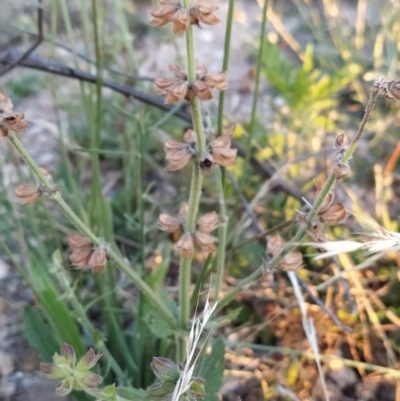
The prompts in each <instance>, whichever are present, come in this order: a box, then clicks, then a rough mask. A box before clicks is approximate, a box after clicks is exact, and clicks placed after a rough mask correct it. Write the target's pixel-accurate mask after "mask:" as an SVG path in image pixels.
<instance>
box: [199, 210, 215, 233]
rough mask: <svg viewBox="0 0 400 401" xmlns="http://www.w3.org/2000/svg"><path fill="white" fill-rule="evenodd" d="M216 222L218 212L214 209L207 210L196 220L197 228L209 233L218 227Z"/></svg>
mask: <svg viewBox="0 0 400 401" xmlns="http://www.w3.org/2000/svg"><path fill="white" fill-rule="evenodd" d="M218 223H219V217H218V214H217V213H216V212H214V211H213V212H209V213H206V214H205V215H203V216H201V217H200V218H199V220H197V229H198V230H199V231H202V232H205V233H210V232H211V231H214V230H215V229H216V228H217V227H218Z"/></svg>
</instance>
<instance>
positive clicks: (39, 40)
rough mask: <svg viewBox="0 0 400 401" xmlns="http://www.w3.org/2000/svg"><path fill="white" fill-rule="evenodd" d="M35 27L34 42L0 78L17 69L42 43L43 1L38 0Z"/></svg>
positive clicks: (0, 73)
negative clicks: (36, 27) (35, 35)
mask: <svg viewBox="0 0 400 401" xmlns="http://www.w3.org/2000/svg"><path fill="white" fill-rule="evenodd" d="M37 9H38V12H37V21H38V22H37V25H38V33H37V38H36V42H35V43H34V44H33V45H32V46H31V47H30V48H29V49H28V50H27V51H26V52H24V53H23V54H22V55H21V56H20V57H19V58H17V59H16V60H15V61H14V62H13V63H12V64H9V65H8V66H6V67H5V68H3V69H2V70H1V71H0V77H1V76H3V75H5V74H7V73H8V72H10V71H11V70H13V69H14V68H15V67H17V66H18V65H19V64H20V63H22V62H23V61H24V60H26V59H27V58H28V57H29V56H30V55H31V54H32V53H33V52H34V51H35V50H36V49H37V48H38V47H39V46H40V44H41V43H42V42H43V0H38V5H37Z"/></svg>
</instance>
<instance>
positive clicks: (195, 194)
mask: <svg viewBox="0 0 400 401" xmlns="http://www.w3.org/2000/svg"><path fill="white" fill-rule="evenodd" d="M202 184H203V176H202V175H201V171H200V167H199V166H198V164H194V165H193V173H192V182H191V185H190V195H189V209H188V216H187V221H186V227H185V230H186V232H189V233H192V232H194V231H195V228H196V216H197V212H198V208H199V203H200V196H201V187H202ZM191 267H192V258H184V257H181V259H180V262H179V307H180V326H181V328H182V329H183V331H186V330H187V326H188V322H189V313H190V283H191ZM185 353H186V345H185V337H183V338H182V341H181V342H180V343H179V352H178V355H179V357H180V360H184V359H185V358H186V355H185Z"/></svg>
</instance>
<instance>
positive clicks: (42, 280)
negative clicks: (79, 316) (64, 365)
mask: <svg viewBox="0 0 400 401" xmlns="http://www.w3.org/2000/svg"><path fill="white" fill-rule="evenodd" d="M31 267H32V274H31V278H32V280H31V283H30V284H31V286H32V290H33V291H34V292H35V295H36V296H37V298H38V301H39V304H40V306H41V308H42V310H43V312H44V315H45V317H46V319H47V321H48V323H49V325H50V326H51V327H52V328H53V330H54V337H55V338H56V339H57V342H58V343H63V342H66V343H68V344H71V345H72V346H73V347H74V350H75V352H76V354H77V356H78V357H82V356H83V355H84V354H85V352H86V350H85V347H84V345H83V342H82V338H81V336H80V334H79V328H78V325H77V322H76V319H74V318H73V316H72V314H71V311H70V310H69V307H68V306H67V304H66V301H65V300H64V299H63V298H62V296H61V294H60V292H59V291H58V289H57V287H56V286H55V283H54V282H53V280H52V279H51V277H50V276H49V274H50V273H49V271H48V266H44V265H43V264H42V262H41V261H40V260H39V259H37V258H36V257H35V255H34V254H32V255H31ZM40 330H43V328H42V327H41V328H40Z"/></svg>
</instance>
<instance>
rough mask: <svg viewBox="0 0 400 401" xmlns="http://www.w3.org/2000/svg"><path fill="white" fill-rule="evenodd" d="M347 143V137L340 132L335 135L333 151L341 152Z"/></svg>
mask: <svg viewBox="0 0 400 401" xmlns="http://www.w3.org/2000/svg"><path fill="white" fill-rule="evenodd" d="M349 143H350V141H349V138H348V137H347V136H346V135H345V134H344V133H341V134H339V135H338V136H337V137H336V139H335V145H334V147H333V149H334V150H335V152H342V151H343V149H347V147H348V146H349Z"/></svg>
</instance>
